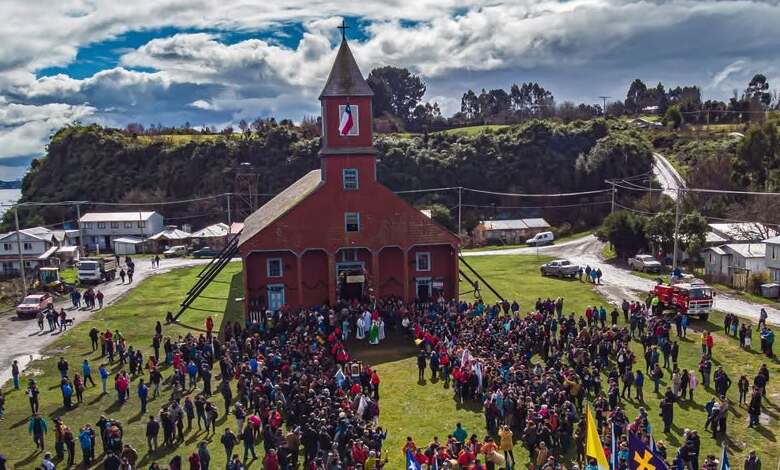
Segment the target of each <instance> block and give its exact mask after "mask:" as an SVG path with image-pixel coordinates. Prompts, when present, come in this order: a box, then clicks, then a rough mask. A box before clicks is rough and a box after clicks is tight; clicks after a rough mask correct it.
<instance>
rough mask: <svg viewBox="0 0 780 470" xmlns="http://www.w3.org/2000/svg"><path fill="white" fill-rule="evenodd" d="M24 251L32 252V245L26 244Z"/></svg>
mask: <svg viewBox="0 0 780 470" xmlns="http://www.w3.org/2000/svg"><path fill="white" fill-rule="evenodd" d="M24 249H25V250H27V251H30V250H32V243H30V242H24Z"/></svg>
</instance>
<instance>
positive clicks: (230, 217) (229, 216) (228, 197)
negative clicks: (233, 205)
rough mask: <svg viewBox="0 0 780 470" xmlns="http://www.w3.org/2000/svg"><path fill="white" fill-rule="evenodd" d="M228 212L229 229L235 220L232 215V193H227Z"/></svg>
mask: <svg viewBox="0 0 780 470" xmlns="http://www.w3.org/2000/svg"><path fill="white" fill-rule="evenodd" d="M227 211H228V214H227V215H228V216H227V221H228V227H230V226H231V225H233V218H232V216H231V215H230V193H227Z"/></svg>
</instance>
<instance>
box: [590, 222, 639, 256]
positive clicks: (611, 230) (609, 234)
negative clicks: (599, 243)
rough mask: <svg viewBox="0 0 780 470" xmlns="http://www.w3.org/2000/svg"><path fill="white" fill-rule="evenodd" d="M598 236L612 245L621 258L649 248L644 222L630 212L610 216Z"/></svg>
mask: <svg viewBox="0 0 780 470" xmlns="http://www.w3.org/2000/svg"><path fill="white" fill-rule="evenodd" d="M596 235H597V236H598V237H599V239H601V240H603V241H608V242H609V243H611V244H612V246H613V247H614V248H615V252H616V253H617V255H618V257H620V258H627V257H629V256H633V255H635V254H636V253H637V252H639V251H640V250H642V249H644V248H646V247H647V239H646V238H645V231H644V221H643V220H642V218H641V217H638V216H636V215H634V214H633V213H631V212H629V211H617V212H614V213H612V214H610V215H608V216H607V217H606V218H605V219H604V223H603V224H602V225H601V228H599V230H598V231H597V234H596Z"/></svg>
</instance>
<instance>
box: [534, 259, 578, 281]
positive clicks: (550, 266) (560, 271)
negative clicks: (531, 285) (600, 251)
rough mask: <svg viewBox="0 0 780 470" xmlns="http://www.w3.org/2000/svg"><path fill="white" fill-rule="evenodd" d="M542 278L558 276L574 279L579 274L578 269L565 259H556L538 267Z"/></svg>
mask: <svg viewBox="0 0 780 470" xmlns="http://www.w3.org/2000/svg"><path fill="white" fill-rule="evenodd" d="M539 270H540V271H541V273H542V276H558V277H571V278H574V277H576V276H577V274H578V273H579V272H580V267H579V266H578V265H576V264H572V263H571V261H569V260H566V259H556V260H555V261H550V262H549V263H545V264H543V265H541V266H540V267H539Z"/></svg>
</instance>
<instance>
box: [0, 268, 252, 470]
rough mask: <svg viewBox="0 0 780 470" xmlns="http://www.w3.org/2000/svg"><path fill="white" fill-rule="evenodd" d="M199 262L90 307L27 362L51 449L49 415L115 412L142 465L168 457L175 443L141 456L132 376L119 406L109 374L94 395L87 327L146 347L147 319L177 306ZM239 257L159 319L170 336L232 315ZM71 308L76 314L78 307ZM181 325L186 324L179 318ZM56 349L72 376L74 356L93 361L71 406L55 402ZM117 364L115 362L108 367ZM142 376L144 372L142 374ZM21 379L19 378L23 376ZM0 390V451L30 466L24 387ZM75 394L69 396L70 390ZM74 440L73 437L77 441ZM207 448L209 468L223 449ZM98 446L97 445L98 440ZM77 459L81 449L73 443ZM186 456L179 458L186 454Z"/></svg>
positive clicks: (76, 417)
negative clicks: (87, 315)
mask: <svg viewBox="0 0 780 470" xmlns="http://www.w3.org/2000/svg"><path fill="white" fill-rule="evenodd" d="M201 269H202V267H200V266H196V267H193V268H186V269H178V270H174V271H172V272H170V273H167V274H162V275H157V276H153V277H151V278H149V279H147V280H145V281H143V283H142V284H141V285H140V286H138V287H137V288H136V289H134V290H133V291H132V292H131V293H130V294H129V295H127V296H126V297H124V298H123V299H122V300H120V301H118V302H117V303H116V304H114V305H112V306H110V307H108V308H106V309H105V310H102V311H100V312H97V313H95V315H94V316H93V317H92V318H91V319H90V320H88V321H85V322H82V323H80V324H79V325H78V326H77V327H75V328H74V329H73V330H72V331H70V332H68V334H65V335H62V336H61V337H60V338H59V339H57V340H56V341H55V342H54V344H52V345H51V347H49V348H47V350H46V351H45V352H44V354H45V355H46V356H49V358H47V359H43V360H38V361H34V362H32V363H31V364H30V365H29V366H28V368H27V370H26V374H29V375H30V376H34V377H35V379H36V381H37V382H38V384H39V387H40V390H41V395H40V399H41V412H42V413H43V415H44V416H46V418H47V420H48V421H49V426H50V432H49V435H48V436H47V439H46V446H47V450H51V451H52V452H53V450H54V444H53V442H54V434H53V432H52V431H51V429H52V426H53V423H52V421H51V420H52V419H53V418H54V417H58V416H62V417H63V421H64V422H65V424H67V425H68V426H70V427H71V429H73V430H74V431H78V429H79V428H80V427H81V426H82V425H83V424H85V423H91V424H93V425H94V424H95V422H96V421H97V419H98V417H99V416H100V415H101V414H106V415H107V416H109V417H112V418H116V419H119V420H120V421H121V422H122V423H123V424H124V429H125V442H126V443H129V444H131V445H132V446H133V447H135V448H136V449H137V450H138V451H139V454H140V455H141V456H144V457H143V460H142V461H140V462H139V463H140V464H141V465H139V468H140V467H141V466H142V465H148V464H149V463H150V462H152V461H154V460H156V459H159V461H160V462H161V463H167V461H168V460H169V459H170V458H171V457H172V455H173V451H174V449H170V450H167V451H162V452H159V453H157V454H155V455H154V456H153V457H154V458H149V457H146V456H145V454H146V441H145V438H144V432H145V423H146V419H143V417H142V416H140V414H139V411H140V404H139V402H138V398H137V395H136V385H137V383H138V379H135V380H133V381H132V385H131V394H130V400H129V401H128V402H127V403H125V404H124V405H123V406H119V405H118V404H117V402H116V392H114V390H113V387H112V379H113V377H112V378H111V379H110V380H109V393H108V395H104V396H101V394H100V392H99V387H100V383H99V376H98V373H97V369H98V367H99V365H100V364H101V360H100V358H99V352H98V353H97V354H93V353H91V352H90V348H89V338H88V335H87V333H88V332H89V330H90V329H91V328H92V327H93V326H95V327H97V328H98V329H101V330H102V331H104V330H105V329H106V328H110V329H111V330H116V329H118V330H119V331H120V332H121V333H122V334H123V335H124V336H125V338H127V341H128V345H132V346H134V347H135V348H142V349H143V351H144V357H145V358H146V357H148V355H149V354H150V353H151V336H152V334H153V332H154V324H155V322H156V321H157V320H162V319H164V318H165V312H166V311H169V310H170V311H173V312H177V311H178V305H179V303H180V302H181V301H182V300H183V298H184V293H185V292H186V291H187V290H188V289H189V287H191V286H192V285H193V284H194V283H195V280H196V275H197V274H198V273H199V272H200V270H201ZM240 269H241V267H240V265H239V264H238V263H231V264H230V265H228V266H227V267H226V268H225V270H224V271H223V272H222V273H221V274H220V275H219V276H218V277H217V279H215V281H214V282H213V283H212V284H211V285H210V286H209V287H208V288H206V290H205V291H204V292H203V294H202V296H201V297H200V298H199V299H198V300H196V301H195V302H194V303H193V308H191V309H190V310H187V311H186V312H185V313H184V314H183V315H182V316H181V318H180V319H179V321H180V322H181V325H171V326H166V327H165V329H164V334H165V335H167V336H171V337H172V338H177V337H178V336H180V335H185V334H186V333H187V332H188V331H191V330H190V328H189V327H192V328H193V329H194V331H193V332H194V333H195V334H198V333H199V332H198V331H197V330H199V329H202V328H204V320H205V318H206V317H207V316H208V315H211V316H212V317H213V318H214V322H215V324H216V325H220V324H221V322H222V320H223V317H224V316H225V315H226V314H225V313H224V312H227V315H229V316H231V317H234V318H237V317H238V315H237V314H236V313H235V312H236V311H237V310H240V304H239V303H237V302H235V300H234V299H235V298H236V297H240V296H241V275H240ZM72 315H79V314H78V313H75V314H72ZM183 325H187V326H183ZM59 356H64V357H65V358H66V359H67V361H68V362H69V363H70V367H71V377H72V374H73V373H75V372H79V373H80V372H81V362H82V361H83V360H84V359H88V360H89V361H90V363H91V365H92V369H93V376H94V378H95V380H96V382H97V383H98V387H97V388H92V387H91V386H90V387H88V388H87V390H86V392H85V394H84V400H85V404H82V405H81V406H78V407H76V408H74V409H72V410H70V411H67V412H66V411H65V410H64V409H63V408H62V398H61V393H60V390H59V373H58V371H57V367H56V363H57V359H58V357H59ZM118 370H119V369H118V368H115V369H114V370H113V372H117V371H118ZM163 375H164V377H166V378H167V377H169V376H170V371H169V370H165V371H164V372H163ZM147 377H148V374H147ZM23 383H24V384H26V379H25V380H24V381H23ZM3 392H4V393H8V395H7V400H6V417H5V420H4V421H2V423H1V424H0V429H2V430H3V431H4V432H0V451H1V452H3V453H4V454H5V455H6V457H7V458H8V460H9V463H10V464H12V465H15V467H16V468H33V467H35V466H36V465H39V464H40V461H41V459H42V457H43V455H42V454H40V453H36V452H35V451H34V449H35V448H34V445H33V443H32V439H31V438H30V437H29V435H28V434H27V422H28V418H29V413H30V408H29V405H28V402H27V399H26V397H25V395H24V390H21V391H12V387H11V385H10V384H7V385H6V386H5V387H4V388H3ZM166 396H169V391H168V390H167V389H166V390H165V391H164V392H163V393H162V396H161V397H160V398H157V399H156V400H154V401H152V402H150V405H149V412H152V413H156V412H157V410H158V409H159V407H160V406H161V405H162V404H163V403H164V399H165V397H166ZM74 402H75V396H74ZM219 406H220V410H221V409H222V408H221V407H222V399H221V397H220V398H219ZM221 424H224V416H223V417H220V425H221ZM200 437H203V436H202V435H201V436H199V437H198V438H196V437H195V435H194V432H193V433H190V434H189V439H188V440H187V441H186V445H183V446H179V448H178V449H175V451H176V453H178V454H179V455H182V456H185V457H186V455H189V452H191V451H192V449H194V448H195V446H196V445H197V442H198V441H199V440H200ZM77 447H78V443H77ZM211 448H212V453H213V456H214V458H215V460H214V461H213V464H214V465H217V466H215V467H214V468H219V466H224V456H223V455H222V454H223V452H222V451H221V446H218V445H212V446H211ZM98 449H102V447H101V446H100V445H99V444H98ZM77 453H78V456H79V459H78V460H77V461H80V455H81V452H80V450H79V451H77ZM185 461H186V459H185Z"/></svg>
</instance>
